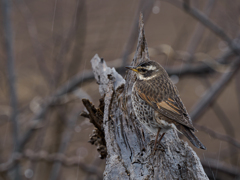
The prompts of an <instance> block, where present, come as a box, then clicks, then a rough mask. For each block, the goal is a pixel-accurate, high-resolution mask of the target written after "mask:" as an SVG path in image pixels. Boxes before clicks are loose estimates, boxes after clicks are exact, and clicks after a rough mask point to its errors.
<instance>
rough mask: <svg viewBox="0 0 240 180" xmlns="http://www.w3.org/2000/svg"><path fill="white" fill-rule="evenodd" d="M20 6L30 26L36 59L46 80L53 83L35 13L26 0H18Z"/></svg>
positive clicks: (28, 26)
mask: <svg viewBox="0 0 240 180" xmlns="http://www.w3.org/2000/svg"><path fill="white" fill-rule="evenodd" d="M16 2H17V4H18V7H19V9H20V11H21V13H22V14H23V16H24V18H25V20H26V23H27V28H28V33H29V35H30V38H31V41H32V45H33V49H34V52H35V55H36V60H37V64H38V67H39V70H40V72H41V74H42V76H43V77H44V79H45V81H46V82H48V84H49V85H52V83H53V77H52V75H51V73H50V70H49V69H48V66H47V64H46V60H45V57H44V53H43V50H42V45H41V43H40V41H39V38H38V37H39V36H38V31H37V26H36V23H35V20H34V17H33V15H32V14H31V12H30V10H29V8H28V7H27V5H26V3H25V1H24V0H16Z"/></svg>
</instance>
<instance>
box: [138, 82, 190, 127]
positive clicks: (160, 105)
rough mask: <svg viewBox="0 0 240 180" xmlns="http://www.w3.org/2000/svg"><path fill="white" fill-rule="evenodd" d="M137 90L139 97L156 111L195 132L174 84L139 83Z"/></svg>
mask: <svg viewBox="0 0 240 180" xmlns="http://www.w3.org/2000/svg"><path fill="white" fill-rule="evenodd" d="M153 82H154V81H153ZM165 84H167V86H168V88H167V89H168V91H166V88H164V87H163V86H164V85H165ZM135 88H136V90H137V92H138V94H139V96H140V97H141V98H142V99H143V100H144V101H146V102H147V103H148V104H149V105H150V106H151V107H152V108H154V109H155V110H156V111H158V112H159V113H161V114H162V115H164V116H166V117H167V118H170V119H172V120H175V121H176V122H178V123H180V124H182V125H184V126H187V127H188V128H190V129H191V130H193V131H194V127H193V125H192V122H191V120H190V118H189V116H188V114H187V111H186V109H185V107H184V106H183V104H182V102H181V99H180V98H179V96H178V94H177V93H178V92H176V91H175V87H174V85H173V84H171V83H169V82H168V83H166V82H165V83H164V82H161V79H159V81H155V83H154V84H149V83H147V82H141V83H138V86H136V87H135ZM156 88H157V89H158V90H157V91H156ZM144 90H145V91H144ZM156 92H159V93H156ZM161 93H162V94H161ZM163 93H164V94H163ZM162 97H164V99H163V98H162Z"/></svg>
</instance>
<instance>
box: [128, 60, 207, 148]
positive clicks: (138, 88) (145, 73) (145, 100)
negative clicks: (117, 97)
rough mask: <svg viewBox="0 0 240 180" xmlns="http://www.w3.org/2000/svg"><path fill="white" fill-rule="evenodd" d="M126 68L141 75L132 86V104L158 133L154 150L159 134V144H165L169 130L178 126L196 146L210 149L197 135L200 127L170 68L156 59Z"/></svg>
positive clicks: (145, 121) (145, 123)
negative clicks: (166, 68)
mask: <svg viewBox="0 0 240 180" xmlns="http://www.w3.org/2000/svg"><path fill="white" fill-rule="evenodd" d="M126 68H127V69H129V70H132V71H133V72H135V73H136V75H137V78H136V81H135V82H134V84H133V86H132V93H131V100H132V106H133V109H134V112H135V115H136V117H137V119H138V120H139V121H140V123H141V124H142V125H143V126H144V127H145V128H146V129H147V130H148V131H149V132H150V133H152V134H154V135H156V139H155V146H154V149H155V150H156V144H157V141H158V137H159V134H160V135H161V136H160V139H159V143H160V145H162V144H161V140H162V138H163V137H164V135H165V133H166V132H167V131H168V130H170V129H175V130H176V131H178V132H179V133H182V134H183V135H185V136H186V137H187V138H188V139H189V141H190V142H191V143H192V144H193V145H194V146H195V147H197V148H200V149H204V150H206V147H205V146H204V145H203V144H202V143H201V141H200V140H199V139H198V138H197V137H196V136H195V135H194V132H195V131H196V129H195V128H194V126H193V124H192V120H191V118H190V116H189V114H188V112H187V110H186V108H185V106H184V104H183V103H182V100H181V98H180V95H179V92H178V90H177V88H176V86H175V85H174V84H173V83H172V81H171V79H170V78H169V76H168V74H167V72H166V70H165V69H164V68H163V67H162V66H161V65H160V64H159V63H157V62H156V61H152V60H145V61H143V62H140V63H139V64H138V65H137V66H127V67H126ZM162 146H163V145H162Z"/></svg>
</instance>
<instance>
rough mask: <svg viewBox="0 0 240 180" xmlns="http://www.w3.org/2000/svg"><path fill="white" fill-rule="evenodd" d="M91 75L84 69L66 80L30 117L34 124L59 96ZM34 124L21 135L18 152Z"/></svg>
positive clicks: (32, 130)
mask: <svg viewBox="0 0 240 180" xmlns="http://www.w3.org/2000/svg"><path fill="white" fill-rule="evenodd" d="M92 76H93V74H92V72H90V71H85V72H83V73H80V74H78V75H76V76H74V77H73V78H72V79H70V80H69V81H67V82H66V83H65V84H64V85H63V86H62V87H60V88H59V89H58V90H57V91H56V93H55V94H54V95H53V96H51V97H49V98H48V99H47V100H46V102H45V104H43V106H42V109H41V110H40V111H39V112H38V113H37V114H36V115H35V116H34V117H33V118H32V121H33V122H36V123H34V124H35V125H36V124H37V123H38V122H39V121H41V120H42V119H43V118H44V116H45V114H46V113H47V111H48V108H49V107H50V106H51V105H53V104H54V103H55V102H56V100H57V99H58V98H59V97H61V96H62V95H64V94H66V93H69V92H71V91H73V90H74V89H76V88H77V86H78V85H79V84H80V83H81V82H82V81H83V80H85V81H87V80H90V79H92ZM35 125H33V126H32V127H31V128H30V129H28V130H27V132H26V133H25V134H24V135H23V137H22V139H21V141H20V143H19V146H18V148H17V149H18V151H19V152H21V151H22V149H23V147H24V146H25V144H26V143H27V141H28V140H29V138H30V137H31V135H32V133H33V132H34V131H35V130H36V129H35Z"/></svg>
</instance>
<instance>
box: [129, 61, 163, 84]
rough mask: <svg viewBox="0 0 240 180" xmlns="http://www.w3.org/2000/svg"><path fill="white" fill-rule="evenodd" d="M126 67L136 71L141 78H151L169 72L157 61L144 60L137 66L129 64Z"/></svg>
mask: <svg viewBox="0 0 240 180" xmlns="http://www.w3.org/2000/svg"><path fill="white" fill-rule="evenodd" d="M126 68H127V69H130V70H132V71H134V72H136V74H137V78H138V79H139V80H149V79H152V78H155V77H157V76H161V75H163V74H164V75H166V74H167V73H166V71H165V70H164V69H163V67H162V66H161V65H160V64H158V63H157V62H155V61H144V62H141V63H139V64H138V65H137V66H127V67H126Z"/></svg>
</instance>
